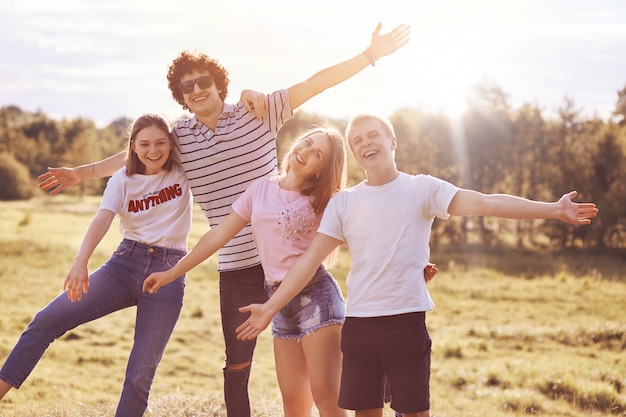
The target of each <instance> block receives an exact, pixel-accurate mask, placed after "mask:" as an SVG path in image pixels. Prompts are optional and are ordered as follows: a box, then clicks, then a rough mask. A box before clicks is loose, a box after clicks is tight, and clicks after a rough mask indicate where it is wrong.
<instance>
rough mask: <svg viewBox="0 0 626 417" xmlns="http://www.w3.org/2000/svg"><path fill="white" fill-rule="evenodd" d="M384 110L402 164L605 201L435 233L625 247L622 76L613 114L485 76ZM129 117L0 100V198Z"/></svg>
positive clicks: (22, 190) (305, 121) (298, 120)
mask: <svg viewBox="0 0 626 417" xmlns="http://www.w3.org/2000/svg"><path fill="white" fill-rule="evenodd" d="M389 119H390V120H391V122H392V123H393V125H394V127H395V130H396V136H397V138H398V149H397V151H396V161H397V164H398V168H399V169H400V170H402V171H405V172H407V173H410V174H418V173H423V174H431V175H434V176H436V177H439V178H442V179H445V180H448V181H450V182H452V183H454V184H456V185H459V186H461V187H465V188H471V189H475V190H478V191H482V192H485V193H510V194H515V195H520V196H524V197H527V198H530V199H536V200H546V201H551V200H556V199H558V198H559V197H560V196H561V195H562V194H564V193H566V192H569V191H571V190H577V191H578V193H579V194H578V197H577V199H576V200H577V201H593V202H595V203H596V204H597V205H598V207H599V208H600V214H599V216H598V217H597V219H595V220H594V221H593V222H592V225H591V226H584V227H574V226H570V225H567V224H564V223H562V222H557V221H536V220H532V221H531V220H528V221H511V220H500V219H491V218H481V217H478V218H461V219H454V220H449V221H436V222H435V226H434V228H433V234H432V240H433V243H435V244H436V243H454V242H462V243H479V244H486V245H494V246H496V245H513V246H516V247H528V248H533V249H537V248H544V249H547V248H549V249H557V250H560V249H567V248H585V249H590V248H593V249H599V250H603V251H615V252H618V253H622V254H623V252H624V250H625V249H626V204H625V203H626V182H625V181H624V172H626V87H624V89H622V90H621V91H618V92H617V99H616V104H615V111H614V114H613V117H612V118H610V119H609V120H603V119H601V118H599V117H595V116H592V117H589V116H584V115H583V112H582V109H580V108H578V107H577V106H576V105H575V103H574V102H573V100H571V99H570V98H567V97H565V98H564V100H563V104H562V105H561V106H560V108H559V109H558V113H557V115H556V116H551V117H546V116H545V115H544V112H543V111H542V109H541V108H540V107H539V106H538V105H536V104H525V105H522V106H521V107H519V108H513V107H512V106H511V105H510V104H509V100H508V95H507V94H506V93H505V92H504V91H503V90H502V89H501V88H500V87H499V86H497V85H488V84H484V85H481V86H477V87H475V90H474V94H473V96H472V98H471V99H469V100H468V102H467V107H466V111H465V113H464V114H463V115H462V116H461V117H460V118H459V119H458V120H453V119H451V118H449V117H447V116H446V115H444V114H439V113H429V112H426V111H423V110H421V109H412V108H403V109H398V110H395V111H394V112H393V113H392V114H391V116H390V117H389ZM131 122H132V120H131V119H129V118H120V119H117V120H115V121H113V122H112V123H111V124H109V125H108V126H106V127H104V128H97V127H96V126H95V124H94V122H93V121H91V120H88V119H84V118H77V119H73V120H53V119H51V118H49V117H47V116H46V115H45V114H43V113H42V112H40V111H38V112H35V113H32V112H27V111H23V110H21V109H20V108H19V107H17V106H5V107H2V108H0V200H12V199H24V198H31V197H32V196H33V195H35V193H36V191H37V181H36V177H37V176H38V175H39V174H41V173H43V172H44V171H45V170H46V168H47V167H48V166H75V165H81V164H84V163H88V162H92V161H96V160H99V159H102V158H104V157H107V156H109V155H112V154H114V153H117V152H119V151H120V150H122V149H125V148H126V146H127V143H126V141H127V139H126V131H127V129H128V126H129V125H130V123H131ZM329 122H330V123H331V124H334V125H335V126H337V127H338V128H339V129H341V130H343V129H344V128H345V125H346V122H347V121H346V120H337V119H329V118H327V117H319V116H317V115H315V114H308V113H305V112H301V111H300V112H297V113H296V115H295V117H294V118H292V119H291V120H289V121H288V122H287V123H286V124H285V126H284V127H283V128H282V129H281V131H280V133H279V136H278V144H279V159H280V154H282V152H283V151H284V150H285V149H286V148H287V146H288V145H289V143H290V142H291V140H292V139H293V138H294V137H296V136H297V135H298V134H299V133H300V132H302V131H303V130H305V129H307V128H309V127H310V126H311V125H315V124H320V123H329ZM348 177H349V183H350V184H354V183H356V182H358V181H360V180H362V179H363V172H362V171H361V170H360V169H359V168H358V166H357V165H356V163H355V162H354V161H353V160H352V159H351V160H350V161H349V166H348ZM105 185H106V179H101V180H89V181H84V182H83V183H81V184H80V186H76V187H73V188H71V189H69V190H67V191H65V192H66V193H71V194H81V195H88V194H99V193H101V192H102V191H103V189H104V187H105ZM381 215H384V213H381Z"/></svg>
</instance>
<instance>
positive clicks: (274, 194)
mask: <svg viewBox="0 0 626 417" xmlns="http://www.w3.org/2000/svg"><path fill="white" fill-rule="evenodd" d="M346 155H347V154H346V149H345V146H344V140H343V136H342V135H341V133H340V132H339V131H338V130H336V129H335V128H331V127H319V128H314V129H311V130H309V131H307V132H306V133H304V134H303V135H302V136H300V137H299V138H298V139H296V140H295V141H294V143H293V145H292V146H291V148H290V149H289V151H288V152H287V154H286V155H285V157H284V158H283V161H282V165H281V173H280V175H278V176H275V177H272V178H261V179H258V180H256V181H254V182H253V183H252V184H251V185H250V186H249V187H248V189H247V190H246V191H245V192H244V194H242V195H241V196H240V197H239V199H238V200H237V201H236V202H235V203H234V204H233V211H232V212H231V214H230V215H229V216H228V217H227V218H226V219H224V220H223V221H222V222H221V223H220V224H219V226H216V227H214V228H212V229H211V230H210V231H209V232H208V233H207V234H205V235H204V236H203V237H202V238H201V239H200V241H199V242H198V244H197V245H196V246H195V247H194V248H193V250H192V251H191V252H190V253H189V254H188V255H187V256H185V257H184V258H183V259H181V261H180V262H179V263H178V264H177V265H176V266H174V267H173V268H172V269H170V270H169V271H165V272H161V273H155V274H152V275H150V276H149V277H148V278H147V279H146V281H145V283H144V290H147V291H149V292H151V293H156V292H157V290H159V288H161V287H162V286H163V285H166V284H167V283H169V282H171V281H172V280H174V279H175V278H176V277H177V276H180V275H182V274H184V273H185V272H186V271H188V270H190V269H191V268H193V267H194V266H196V265H198V264H199V263H200V262H202V261H203V260H205V259H206V258H208V257H209V256H211V255H212V254H213V253H215V252H216V251H217V250H218V249H219V248H220V247H221V246H222V245H223V244H225V243H226V242H228V241H229V240H231V239H232V238H233V236H235V235H236V234H237V233H238V232H239V231H240V230H241V229H242V228H243V227H244V226H246V225H247V224H249V223H250V224H251V225H252V230H253V234H254V239H255V241H256V244H257V247H258V249H259V254H260V256H261V264H262V266H263V269H264V271H265V285H266V288H267V290H268V293H269V294H270V296H271V294H272V293H273V291H274V290H275V289H276V288H277V287H278V286H279V285H280V282H281V281H282V278H283V276H284V275H285V273H286V272H287V270H288V269H289V267H290V266H291V265H292V264H293V262H294V261H295V260H296V259H297V258H298V256H300V255H301V254H302V253H303V252H304V251H305V250H306V249H307V248H308V246H309V243H310V242H311V240H312V239H313V237H314V236H315V234H316V232H317V227H318V225H319V221H320V219H321V216H322V213H323V211H324V208H326V204H327V203H328V200H329V199H330V197H331V196H332V195H333V194H335V193H336V192H338V191H339V190H340V189H342V188H343V187H344V185H345V182H346ZM344 319H345V302H344V298H343V295H342V292H341V289H340V287H339V285H338V284H337V281H336V280H335V279H334V277H333V276H332V275H331V274H330V273H329V272H328V271H327V270H326V268H325V267H324V266H323V265H320V266H319V268H318V270H317V272H316V273H315V275H314V276H313V277H311V280H310V282H309V284H308V285H307V286H306V287H305V288H304V289H303V290H302V291H301V292H300V294H298V295H297V296H296V297H295V298H294V299H293V300H292V301H291V303H289V304H288V305H287V306H285V308H283V309H282V310H281V311H280V312H279V313H278V314H277V315H276V316H275V317H274V319H273V321H272V334H273V336H274V357H275V361H276V373H277V376H278V383H279V386H280V390H281V394H282V397H283V406H284V409H285V414H286V415H298V416H299V415H310V413H311V408H312V406H313V403H315V405H316V406H317V408H318V410H319V413H320V416H346V412H345V411H344V410H342V409H340V408H339V407H338V405H337V399H338V393H339V382H340V373H341V349H340V339H341V325H342V324H343V321H344Z"/></svg>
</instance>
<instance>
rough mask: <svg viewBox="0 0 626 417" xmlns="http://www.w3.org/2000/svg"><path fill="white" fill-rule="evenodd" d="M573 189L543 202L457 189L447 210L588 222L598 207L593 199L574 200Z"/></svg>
mask: <svg viewBox="0 0 626 417" xmlns="http://www.w3.org/2000/svg"><path fill="white" fill-rule="evenodd" d="M576 194H577V193H576V191H571V192H569V193H567V194H563V196H562V197H561V198H560V199H559V201H557V202H553V203H546V202H542V201H532V200H528V199H526V198H522V197H517V196H513V195H508V194H482V193H479V192H477V191H472V190H459V191H458V192H457V194H456V195H455V196H454V198H453V199H452V201H451V202H450V206H449V207H448V213H450V214H451V215H454V216H493V217H502V218H506V219H518V220H524V219H558V220H561V221H563V222H565V223H569V224H575V225H581V224H589V223H591V219H593V218H594V217H596V215H597V214H598V209H597V207H596V205H595V204H594V203H574V202H573V201H572V199H573V198H574V197H576Z"/></svg>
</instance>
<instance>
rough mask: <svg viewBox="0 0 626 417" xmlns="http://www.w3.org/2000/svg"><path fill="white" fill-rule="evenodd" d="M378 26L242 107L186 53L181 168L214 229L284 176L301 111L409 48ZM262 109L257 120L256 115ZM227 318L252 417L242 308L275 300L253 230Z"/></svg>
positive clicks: (237, 259) (246, 233)
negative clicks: (291, 123)
mask: <svg viewBox="0 0 626 417" xmlns="http://www.w3.org/2000/svg"><path fill="white" fill-rule="evenodd" d="M380 30H381V24H378V26H377V27H376V29H375V31H374V32H373V34H372V38H371V43H370V45H369V47H368V48H367V49H366V50H365V51H364V52H362V53H359V54H358V55H356V56H354V57H353V58H350V59H348V60H346V61H343V62H341V63H339V64H336V65H334V66H331V67H328V68H325V69H323V70H321V71H319V72H317V73H316V74H314V75H313V76H312V77H310V78H309V79H307V80H305V81H303V82H300V83H298V84H295V85H293V86H291V87H289V88H287V89H283V90H278V91H275V92H273V93H271V94H268V95H267V96H265V95H262V94H257V93H254V92H250V91H248V92H247V93H245V94H242V101H240V102H239V103H237V104H235V105H231V104H227V103H224V100H225V99H226V96H227V94H228V84H229V79H228V72H227V71H226V69H224V68H223V67H222V66H221V65H220V64H219V63H218V62H217V60H215V59H212V58H210V57H209V56H207V55H206V54H201V53H191V52H188V51H184V52H182V53H181V54H180V55H179V56H178V57H177V58H176V59H174V61H173V62H172V64H171V65H170V68H169V71H168V76H167V79H168V83H169V88H170V91H171V93H172V96H173V98H174V99H175V100H176V101H177V102H178V103H179V104H180V105H181V106H182V107H183V109H186V110H189V111H190V112H191V113H192V114H193V116H192V117H191V118H189V119H183V120H179V121H178V122H177V123H176V124H175V125H174V127H173V133H174V136H175V137H176V139H177V142H178V145H179V148H180V160H181V164H182V166H183V168H184V170H185V172H186V174H187V177H188V179H189V185H190V187H191V190H192V193H193V195H194V199H195V201H196V202H197V203H198V204H199V205H200V207H201V208H202V210H203V211H204V213H205V215H206V217H207V219H208V220H209V223H210V225H211V226H215V225H217V224H219V223H220V221H221V220H222V219H223V218H225V217H226V216H227V215H228V213H229V212H230V210H231V204H232V203H233V202H234V201H235V200H236V199H237V197H238V196H239V195H240V194H241V193H243V191H244V190H245V189H246V188H247V186H248V185H249V184H250V183H251V182H253V181H254V180H255V179H257V178H259V177H262V176H266V175H271V174H274V173H275V172H276V171H277V155H276V134H277V132H278V130H279V129H280V127H281V126H282V125H283V124H284V123H285V122H286V121H287V120H288V119H289V118H291V117H292V115H293V111H294V110H295V109H296V108H298V107H300V106H301V105H302V104H303V103H305V102H306V101H307V100H309V99H310V98H312V97H314V96H315V95H317V94H319V93H321V92H322V91H324V90H326V89H327V88H330V87H333V86H335V85H337V84H339V83H341V82H343V81H345V80H347V79H348V78H350V77H352V76H354V75H355V74H357V73H359V72H360V71H362V70H363V69H365V68H366V67H368V66H369V65H372V66H374V64H375V62H376V60H377V59H378V58H381V57H383V56H387V55H389V54H391V53H393V52H395V51H397V50H398V49H399V48H401V47H402V46H404V45H405V44H406V43H407V42H408V41H409V36H410V28H409V27H408V26H405V25H400V26H398V27H396V28H395V29H393V30H392V31H390V32H389V33H386V34H384V35H381V34H380ZM253 109H254V112H253V111H252V110H253ZM123 159H124V155H123V154H118V155H114V156H112V157H110V158H107V159H105V160H103V161H100V162H98V163H95V164H89V165H83V166H80V167H76V168H50V169H49V170H48V172H47V173H45V174H43V175H42V176H40V177H39V179H40V181H41V183H40V187H41V188H43V189H44V190H50V193H51V194H56V193H58V192H60V191H61V190H63V189H64V188H67V187H68V186H71V185H73V184H76V183H78V182H79V181H81V180H82V179H84V178H88V177H94V176H108V175H111V174H112V173H114V172H115V171H116V170H117V169H118V168H119V167H121V166H122V165H123ZM218 269H219V273H220V310H221V313H222V330H223V332H224V340H225V345H226V366H225V367H224V399H225V403H226V409H227V414H228V416H229V417H247V416H249V415H250V405H249V399H248V378H249V375H250V367H251V363H252V357H253V353H254V348H255V345H256V339H252V340H247V341H242V340H237V337H236V332H235V329H236V328H237V327H238V326H239V325H241V324H242V323H243V322H244V321H245V319H246V318H247V314H243V313H241V312H239V307H241V306H244V305H248V304H254V303H263V302H264V301H266V300H267V293H266V290H265V288H264V285H263V282H264V274H263V270H262V268H261V265H260V261H259V258H258V254H257V252H256V247H255V244H254V240H253V238H252V233H251V232H250V230H249V226H247V227H246V228H244V229H243V230H242V232H241V233H239V234H238V235H237V236H236V237H235V238H234V239H233V240H232V241H230V242H229V243H228V244H227V245H226V246H224V247H223V248H222V249H221V250H220V252H219V266H218Z"/></svg>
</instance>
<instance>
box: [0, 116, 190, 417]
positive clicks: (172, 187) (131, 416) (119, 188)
mask: <svg viewBox="0 0 626 417" xmlns="http://www.w3.org/2000/svg"><path fill="white" fill-rule="evenodd" d="M191 201H192V200H191V194H190V192H189V187H188V185H187V178H186V176H185V173H184V172H183V170H182V169H181V168H180V166H179V164H178V162H177V159H176V153H175V144H174V141H173V138H172V136H171V134H170V126H169V124H168V123H167V121H166V120H165V119H164V118H163V117H161V116H159V115H156V114H145V115H143V116H141V117H139V118H137V119H136V120H135V121H134V123H133V124H132V126H131V128H130V129H129V141H128V156H127V160H126V167H125V168H122V169H120V170H119V171H117V172H116V173H115V174H114V175H113V176H112V177H111V179H110V180H109V182H108V184H107V187H106V190H105V192H104V195H103V198H102V202H101V205H100V208H99V209H98V212H97V213H96V215H95V216H94V218H93V220H92V221H91V224H90V225H89V228H88V229H87V232H86V233H85V236H84V238H83V241H82V243H81V246H80V248H79V249H78V252H77V254H76V257H75V258H74V262H73V264H72V266H71V267H70V270H69V272H68V274H67V277H66V278H65V282H64V285H63V286H64V292H63V293H61V294H60V295H59V296H57V297H56V298H55V299H54V300H52V301H51V302H50V303H49V304H48V305H47V306H46V307H44V308H43V310H41V311H40V312H39V313H37V315H36V316H35V318H34V319H33V321H32V322H31V323H30V324H29V326H28V328H27V329H26V331H25V332H24V333H23V334H22V336H21V337H20V339H19V341H18V342H17V344H16V346H15V347H14V348H13V350H12V351H11V353H10V354H9V357H8V358H7V360H6V362H5V363H4V365H3V367H2V369H1V370H0V398H2V397H4V395H5V394H6V393H7V392H8V391H9V390H10V389H11V388H13V387H15V388H19V387H20V386H21V385H22V383H23V382H24V380H25V379H26V378H27V377H28V375H29V374H30V373H31V371H32V370H33V368H34V367H35V365H36V364H37V363H38V362H39V360H40V359H41V357H42V355H43V353H44V352H45V350H46V349H47V348H48V346H49V344H50V343H51V342H53V341H54V340H55V339H57V338H59V337H60V336H62V335H63V334H64V333H65V332H67V331H68V330H71V329H73V328H75V327H77V326H79V325H81V324H83V323H87V322H89V321H93V320H96V319H99V318H101V317H104V316H106V315H108V314H110V313H113V312H115V311H117V310H121V309H124V308H127V307H131V306H136V307H137V316H136V322H135V335H134V344H133V347H132V350H131V353H130V357H129V359H128V364H127V368H126V377H125V380H124V387H123V389H122V393H121V397H120V401H119V404H118V407H117V412H116V414H115V415H116V417H141V416H142V415H143V414H144V411H145V409H146V407H147V404H148V395H149V392H150V386H151V384H152V380H153V378H154V374H155V372H156V368H157V366H158V364H159V362H160V360H161V357H162V355H163V351H164V350H165V346H166V344H167V341H168V339H169V337H170V335H171V333H172V330H173V329H174V325H175V324H176V321H177V320H178V316H179V314H180V310H181V307H182V302H183V293H184V288H185V276H184V274H179V276H177V277H175V279H174V280H172V281H173V282H172V283H171V284H169V285H167V286H165V287H163V288H162V289H161V291H159V293H158V294H149V293H145V292H142V291H141V289H142V286H143V281H144V279H145V278H146V277H147V276H148V275H150V274H151V273H152V272H155V271H163V270H167V269H169V268H171V267H172V266H173V265H175V264H176V263H177V262H178V261H179V260H180V259H181V258H182V257H183V256H184V255H185V253H186V251H187V238H188V236H189V231H190V229H191ZM116 214H117V215H119V227H120V232H121V234H122V236H123V240H122V242H121V243H120V244H119V246H118V248H117V250H116V251H115V252H114V253H113V255H112V256H111V258H110V259H109V260H108V261H107V262H106V263H105V264H104V265H102V266H101V267H100V268H98V269H97V270H96V271H94V272H92V273H91V274H89V272H88V268H87V264H88V261H89V258H90V257H91V255H92V254H93V251H94V250H95V248H96V246H97V245H98V244H99V243H100V241H101V240H102V238H103V237H104V235H105V234H106V232H107V231H108V230H109V228H110V226H111V223H112V221H113V219H114V217H115V215H116Z"/></svg>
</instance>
